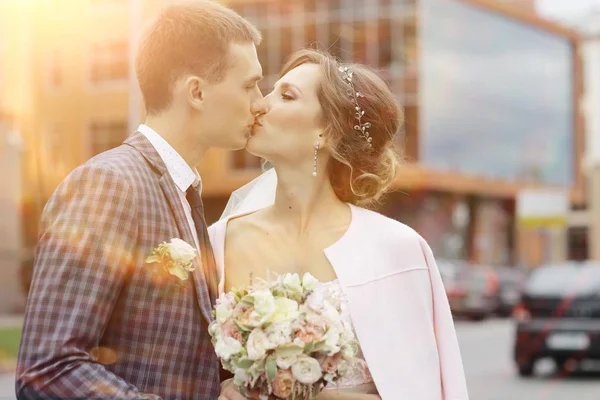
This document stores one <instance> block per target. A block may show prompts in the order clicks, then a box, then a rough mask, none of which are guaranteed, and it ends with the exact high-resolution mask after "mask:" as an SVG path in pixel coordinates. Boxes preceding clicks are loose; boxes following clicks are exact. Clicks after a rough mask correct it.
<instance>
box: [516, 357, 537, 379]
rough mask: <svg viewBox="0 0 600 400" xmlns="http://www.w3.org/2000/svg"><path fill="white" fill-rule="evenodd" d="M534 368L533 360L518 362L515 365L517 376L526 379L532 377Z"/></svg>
mask: <svg viewBox="0 0 600 400" xmlns="http://www.w3.org/2000/svg"><path fill="white" fill-rule="evenodd" d="M534 367H535V360H527V359H525V360H520V361H519V362H518V363H517V369H518V370H519V376H520V377H522V378H528V377H530V376H532V375H533V368H534Z"/></svg>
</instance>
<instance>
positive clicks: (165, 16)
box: [135, 0, 262, 114]
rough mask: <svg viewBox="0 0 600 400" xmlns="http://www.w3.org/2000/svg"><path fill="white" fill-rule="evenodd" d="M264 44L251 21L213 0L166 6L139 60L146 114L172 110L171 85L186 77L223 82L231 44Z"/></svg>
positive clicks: (145, 40) (146, 37) (144, 42)
mask: <svg viewBox="0 0 600 400" xmlns="http://www.w3.org/2000/svg"><path fill="white" fill-rule="evenodd" d="M261 40H262V37H261V34H260V32H259V31H258V29H257V28H256V27H255V26H254V25H252V23H251V22H250V21H248V20H246V19H245V18H243V17H242V16H240V15H239V14H237V13H236V12H235V11H233V10H232V9H230V8H228V7H225V6H224V5H221V4H219V3H216V2H214V1H210V0H188V1H180V2H177V3H176V4H172V5H169V6H167V7H165V8H164V9H163V10H162V11H161V12H160V14H159V15H158V16H157V18H156V19H155V20H154V21H153V23H152V24H151V25H150V27H149V28H148V30H147V32H146V33H145V35H144V37H143V39H142V41H141V43H140V48H139V51H138V54H137V57H136V62H135V68H136V73H137V78H138V82H139V85H140V89H141V91H142V95H143V97H144V103H145V106H146V111H147V112H148V113H149V114H158V113H160V112H161V111H163V110H164V109H165V108H167V107H168V106H169V105H170V103H171V100H172V99H171V89H172V85H173V83H174V82H175V81H176V80H177V79H178V78H179V77H181V76H182V75H183V74H188V73H193V74H197V75H199V76H201V77H203V78H206V79H208V80H209V81H212V82H215V81H216V82H218V81H219V80H221V79H222V78H223V76H224V75H225V72H226V70H227V68H228V65H229V64H228V58H227V54H228V50H229V45H230V44H231V43H254V44H255V45H257V46H258V45H259V44H260V42H261Z"/></svg>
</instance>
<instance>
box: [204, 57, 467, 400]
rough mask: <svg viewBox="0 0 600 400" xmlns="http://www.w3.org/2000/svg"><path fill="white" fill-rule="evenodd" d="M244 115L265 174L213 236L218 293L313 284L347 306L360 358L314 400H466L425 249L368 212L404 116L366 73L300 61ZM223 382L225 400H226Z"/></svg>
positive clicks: (325, 60) (227, 386)
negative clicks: (275, 278)
mask: <svg viewBox="0 0 600 400" xmlns="http://www.w3.org/2000/svg"><path fill="white" fill-rule="evenodd" d="M255 107H256V109H255V110H253V111H254V112H255V113H256V115H257V121H256V127H255V130H254V132H253V135H252V137H251V138H250V139H249V140H248V145H247V150H248V151H249V152H250V153H252V154H254V155H256V156H259V157H261V158H264V159H265V160H267V161H268V162H269V163H270V164H272V165H273V167H274V168H273V169H271V170H269V171H267V172H266V173H264V174H263V175H261V176H260V177H259V178H257V179H256V180H255V181H253V182H251V183H250V184H248V185H247V186H246V187H244V188H242V189H241V190H239V191H237V192H236V193H234V196H235V197H232V199H231V200H230V203H229V204H228V208H227V209H226V212H225V214H224V217H223V218H222V219H221V220H220V221H218V222H217V223H215V224H214V225H213V226H211V227H210V228H209V232H210V236H211V241H212V244H213V248H214V252H215V258H216V262H217V266H218V268H219V270H220V277H221V281H220V287H219V289H220V291H221V292H222V291H228V290H229V289H230V288H232V287H243V286H246V285H247V284H248V283H249V279H250V276H254V277H265V278H266V277H268V276H269V274H270V273H276V274H283V273H287V272H296V273H299V274H303V273H305V272H310V273H311V274H312V275H313V276H315V277H316V278H317V279H318V280H319V281H320V282H323V283H322V286H321V287H320V288H319V290H332V291H334V293H337V294H339V295H340V296H342V297H341V298H342V299H344V301H343V305H344V308H343V309H342V312H343V314H344V316H345V318H348V320H349V321H350V322H351V323H352V325H353V328H354V330H355V332H356V336H357V338H358V340H359V344H360V349H361V351H360V352H359V356H360V357H359V358H358V359H357V360H356V362H355V364H354V365H353V368H352V371H351V373H350V374H349V375H348V376H347V377H345V379H344V380H343V381H342V382H340V383H339V385H338V387H335V388H327V389H326V390H324V391H322V392H321V394H320V395H319V397H318V399H319V400H327V399H340V400H344V399H347V400H351V399H356V400H360V399H365V400H366V399H383V400H398V399H401V400H402V399H406V400H442V399H443V400H465V399H467V398H468V395H467V389H466V383H465V378H464V373H463V366H462V361H461V356H460V351H459V347H458V343H457V339H456V333H455V330H454V324H453V321H452V316H451V313H450V308H449V306H448V300H447V298H446V294H445V291H444V288H443V285H442V281H441V278H440V274H439V271H438V269H437V267H436V264H435V261H434V258H433V255H432V252H431V250H430V248H429V246H428V245H427V243H426V242H425V241H424V240H423V238H421V236H419V234H417V233H416V232H415V231H414V230H412V229H411V228H409V227H408V226H406V225H403V224H401V223H400V222H397V221H395V220H392V219H389V218H387V217H385V216H383V215H381V214H378V213H376V212H373V211H370V210H368V209H366V208H363V206H368V205H370V204H372V203H374V202H375V201H376V200H377V199H378V198H379V197H380V196H381V195H382V194H383V193H384V192H385V190H386V189H387V188H388V186H389V185H390V184H391V182H392V180H393V179H394V177H395V171H396V167H397V158H396V156H395V153H394V151H393V144H394V140H395V134H396V132H397V131H398V130H399V128H400V127H401V124H402V111H401V110H400V108H399V106H398V105H397V102H396V100H395V98H394V95H393V94H392V93H391V91H390V90H389V88H388V87H387V85H386V84H385V83H384V82H383V81H382V80H381V79H380V78H379V77H378V76H377V75H376V74H374V73H373V72H371V71H370V70H368V69H367V68H366V67H364V66H361V65H356V64H352V65H342V64H339V63H338V62H337V61H336V60H335V59H334V58H333V57H331V56H329V55H327V54H324V53H320V52H316V51H313V50H302V51H300V52H297V53H295V54H294V55H293V56H292V57H291V59H290V61H289V62H288V63H287V65H286V66H285V67H284V68H283V71H282V73H281V79H280V80H279V81H278V82H277V83H276V84H275V87H274V90H273V91H272V92H271V93H270V94H269V95H268V96H266V97H265V98H264V99H263V100H262V101H261V102H259V103H258V104H256V105H255ZM238 396H239V394H237V392H235V389H234V387H233V384H232V382H231V381H226V382H224V383H223V385H222V394H221V397H220V399H229V400H234V399H237V398H240V397H238Z"/></svg>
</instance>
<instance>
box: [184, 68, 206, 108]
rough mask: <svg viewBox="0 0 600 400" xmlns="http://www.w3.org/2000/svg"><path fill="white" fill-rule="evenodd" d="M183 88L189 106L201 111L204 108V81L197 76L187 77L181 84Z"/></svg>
mask: <svg viewBox="0 0 600 400" xmlns="http://www.w3.org/2000/svg"><path fill="white" fill-rule="evenodd" d="M183 87H184V90H185V93H186V95H187V99H188V103H189V104H190V106H192V107H193V108H194V109H196V110H201V109H202V108H203V107H204V95H205V93H204V91H205V89H206V81H205V80H204V79H202V78H200V77H198V76H188V77H187V78H185V80H184V82H183Z"/></svg>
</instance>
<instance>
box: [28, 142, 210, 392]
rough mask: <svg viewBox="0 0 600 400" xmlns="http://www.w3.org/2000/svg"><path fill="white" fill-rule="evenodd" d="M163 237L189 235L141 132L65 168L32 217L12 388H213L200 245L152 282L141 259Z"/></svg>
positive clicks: (174, 197) (163, 173)
mask: <svg viewBox="0 0 600 400" xmlns="http://www.w3.org/2000/svg"><path fill="white" fill-rule="evenodd" d="M172 238H180V239H182V240H185V241H186V242H187V243H190V244H193V243H194V239H193V236H192V232H191V231H190V228H189V225H188V223H187V221H186V218H185V214H184V211H183V207H182V206H181V203H180V200H179V197H178V194H177V188H176V186H175V184H174V182H173V181H172V179H171V177H170V175H169V173H168V171H167V170H166V167H165V165H164V163H163V162H162V160H161V158H160V156H159V155H158V153H157V152H156V151H155V149H154V147H152V145H151V144H150V142H148V140H147V139H146V138H145V137H144V136H143V135H141V134H140V133H136V134H134V135H133V136H131V137H130V138H129V139H128V140H126V141H125V142H124V144H123V145H122V146H120V147H118V148H116V149H113V150H110V151H108V152H105V153H102V154H99V155H98V156H96V157H94V158H93V159H91V160H89V161H88V162H87V163H85V164H84V165H82V166H80V167H78V168H77V169H75V170H74V171H73V172H71V174H70V175H69V176H68V177H67V178H66V179H65V180H64V181H63V182H62V183H61V184H60V186H59V187H58V188H57V189H56V191H55V192H54V194H53V195H52V197H51V198H50V200H49V201H48V203H47V205H46V207H45V208H44V212H43V215H42V219H41V222H40V237H39V243H38V247H37V250H36V256H35V266H34V272H33V280H32V285H31V291H30V294H29V298H28V301H27V309H26V313H25V322H24V327H23V335H22V339H21V347H20V350H19V359H18V366H17V378H16V392H17V396H18V398H19V399H30V398H71V399H72V398H86V399H89V398H128V399H129V398H137V399H140V398H143V399H159V398H163V399H215V398H216V397H217V396H218V393H219V363H218V360H217V358H216V356H215V353H214V350H213V348H212V345H211V342H210V336H209V335H208V331H207V325H208V322H209V321H210V320H211V318H212V316H211V304H210V300H209V296H208V291H207V286H206V283H205V280H204V276H203V274H202V268H201V265H200V264H199V263H200V257H196V260H195V261H194V262H195V267H196V269H195V271H194V273H193V274H192V275H193V276H192V278H191V279H188V280H187V281H185V282H184V285H183V287H180V288H179V287H176V286H174V285H170V284H167V286H161V284H160V283H157V280H156V279H155V278H153V276H152V275H151V273H150V272H149V269H148V265H147V264H146V265H145V263H144V260H145V258H146V257H147V256H148V255H149V254H150V253H151V251H152V249H153V248H154V247H156V246H158V245H159V244H160V243H161V242H164V241H169V240H170V239H172ZM166 278H168V279H171V278H174V279H176V278H175V277H172V276H170V275H168V274H167V276H166ZM165 289H166V290H165Z"/></svg>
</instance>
